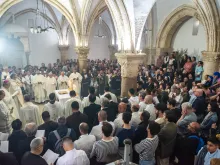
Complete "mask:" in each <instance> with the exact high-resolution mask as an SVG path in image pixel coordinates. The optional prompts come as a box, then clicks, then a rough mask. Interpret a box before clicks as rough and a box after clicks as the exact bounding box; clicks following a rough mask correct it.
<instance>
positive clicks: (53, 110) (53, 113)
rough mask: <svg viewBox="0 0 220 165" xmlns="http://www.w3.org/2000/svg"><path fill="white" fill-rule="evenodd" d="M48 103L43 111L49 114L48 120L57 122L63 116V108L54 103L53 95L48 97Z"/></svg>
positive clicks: (56, 102) (59, 104)
mask: <svg viewBox="0 0 220 165" xmlns="http://www.w3.org/2000/svg"><path fill="white" fill-rule="evenodd" d="M49 99H50V101H49V102H48V103H47V104H45V105H44V109H43V111H48V112H49V114H50V119H51V120H53V121H55V122H57V120H58V118H59V117H62V116H64V107H63V106H62V105H61V103H59V102H58V101H56V95H55V93H51V94H50V95H49Z"/></svg>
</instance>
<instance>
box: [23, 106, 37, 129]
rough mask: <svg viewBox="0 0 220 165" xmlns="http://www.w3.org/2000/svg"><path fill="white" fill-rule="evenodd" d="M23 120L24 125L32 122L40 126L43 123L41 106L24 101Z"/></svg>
mask: <svg viewBox="0 0 220 165" xmlns="http://www.w3.org/2000/svg"><path fill="white" fill-rule="evenodd" d="M21 121H22V125H23V126H25V124H27V123H32V122H34V123H36V124H37V125H38V126H39V125H40V124H41V119H40V112H39V107H38V106H37V105H34V104H33V103H32V102H26V103H24V105H23V107H21Z"/></svg>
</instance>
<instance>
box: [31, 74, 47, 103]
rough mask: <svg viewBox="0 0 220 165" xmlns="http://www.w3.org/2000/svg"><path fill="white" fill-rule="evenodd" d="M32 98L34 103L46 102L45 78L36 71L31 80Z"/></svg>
mask: <svg viewBox="0 0 220 165" xmlns="http://www.w3.org/2000/svg"><path fill="white" fill-rule="evenodd" d="M33 89H34V98H35V102H36V103H43V102H45V100H46V92H45V77H44V76H43V75H42V74H40V71H37V74H36V75H35V76H34V80H33Z"/></svg>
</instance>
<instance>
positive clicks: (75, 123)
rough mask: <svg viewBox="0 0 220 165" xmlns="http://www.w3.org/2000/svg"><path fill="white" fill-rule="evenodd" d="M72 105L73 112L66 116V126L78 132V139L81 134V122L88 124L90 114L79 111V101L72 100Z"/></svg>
mask: <svg viewBox="0 0 220 165" xmlns="http://www.w3.org/2000/svg"><path fill="white" fill-rule="evenodd" d="M71 107H72V111H73V114H72V115H70V116H68V117H67V118H66V126H67V127H68V128H72V129H74V131H75V132H76V137H77V139H78V138H79V136H80V132H79V125H80V124H81V123H87V124H88V116H87V115H85V114H82V113H81V112H80V111H79V103H78V102H77V101H74V102H72V104H71Z"/></svg>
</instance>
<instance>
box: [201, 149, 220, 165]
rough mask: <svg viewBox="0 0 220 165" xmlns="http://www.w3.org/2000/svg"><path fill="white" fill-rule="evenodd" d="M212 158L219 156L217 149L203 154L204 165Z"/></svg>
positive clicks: (219, 151)
mask: <svg viewBox="0 0 220 165" xmlns="http://www.w3.org/2000/svg"><path fill="white" fill-rule="evenodd" d="M213 158H220V150H219V149H217V150H216V151H215V152H214V153H212V154H211V153H210V152H207V154H206V156H205V161H204V165H210V161H211V159H213Z"/></svg>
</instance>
